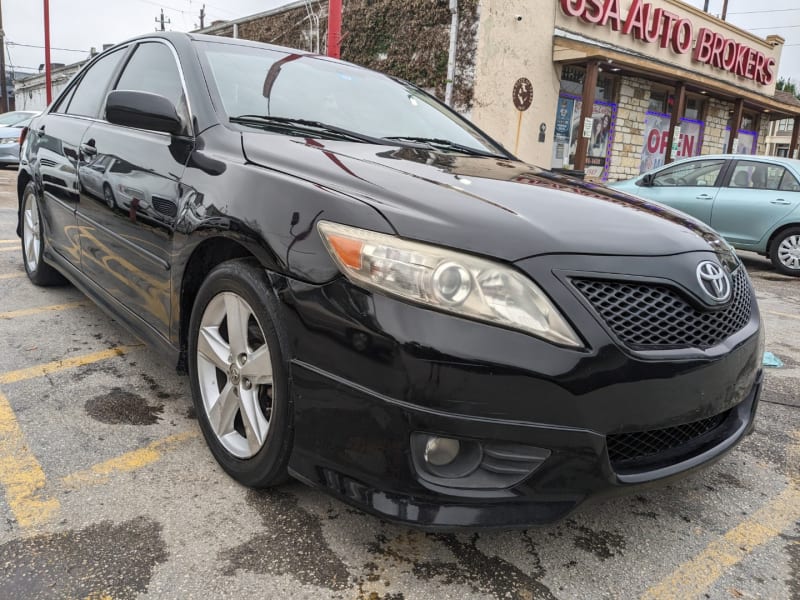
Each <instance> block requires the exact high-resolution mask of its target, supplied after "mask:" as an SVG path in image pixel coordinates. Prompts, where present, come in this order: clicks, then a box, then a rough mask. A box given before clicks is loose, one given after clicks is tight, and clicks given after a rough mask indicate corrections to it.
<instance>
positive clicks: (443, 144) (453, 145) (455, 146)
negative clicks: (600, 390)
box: [383, 135, 508, 159]
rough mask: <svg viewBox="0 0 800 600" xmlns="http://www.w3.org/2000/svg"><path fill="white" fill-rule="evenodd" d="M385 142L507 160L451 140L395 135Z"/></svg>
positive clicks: (387, 138)
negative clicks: (416, 145)
mask: <svg viewBox="0 0 800 600" xmlns="http://www.w3.org/2000/svg"><path fill="white" fill-rule="evenodd" d="M383 139H385V140H397V141H403V142H417V143H421V144H427V145H428V146H432V147H433V148H442V149H444V150H453V151H455V152H461V153H462V154H471V155H473V156H489V157H492V158H506V159H507V158H508V156H504V155H502V154H496V153H494V152H489V151H488V150H480V149H479V148H473V147H472V146H465V145H464V144H459V143H458V142H454V141H452V140H445V139H441V138H426V137H412V136H408V135H396V136H390V137H385V138H383Z"/></svg>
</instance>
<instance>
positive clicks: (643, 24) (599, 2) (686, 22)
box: [559, 0, 776, 85]
mask: <svg viewBox="0 0 800 600" xmlns="http://www.w3.org/2000/svg"><path fill="white" fill-rule="evenodd" d="M559 1H560V4H561V10H562V12H563V13H564V14H565V15H567V16H569V17H578V18H579V19H581V20H582V21H584V22H586V23H591V24H594V25H598V26H600V27H605V26H607V25H610V27H611V28H612V29H613V30H614V31H621V32H622V33H623V34H624V35H629V36H631V37H634V38H636V39H638V40H641V41H643V42H646V43H656V42H657V43H658V45H659V47H661V48H671V49H672V51H673V52H675V53H676V54H687V53H689V52H690V51H691V52H692V60H693V61H694V62H699V63H703V64H707V65H710V66H712V67H715V68H717V69H722V70H725V71H729V72H731V73H734V74H736V75H738V76H739V77H743V78H745V79H752V80H753V81H756V82H757V83H759V84H761V85H770V84H771V83H772V82H773V81H774V80H775V66H776V62H775V59H774V58H770V57H768V56H767V55H765V54H764V53H763V52H759V51H758V50H756V49H754V48H751V47H749V46H746V45H745V44H742V43H740V42H737V41H736V40H735V39H731V38H726V37H725V36H724V35H722V34H720V33H716V32H715V31H713V30H711V29H709V28H708V27H701V28H700V30H699V31H698V33H697V41H696V42H695V39H694V38H695V34H694V24H693V23H692V21H691V20H690V19H685V18H682V17H681V16H680V15H676V14H674V13H671V12H669V11H667V10H664V9H662V8H655V7H654V6H653V5H652V4H650V3H649V2H644V1H643V0H632V2H631V5H630V8H629V9H628V12H627V14H625V15H623V13H622V11H621V10H620V0H559ZM693 43H694V49H692V44H693Z"/></svg>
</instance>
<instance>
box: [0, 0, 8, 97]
mask: <svg viewBox="0 0 800 600" xmlns="http://www.w3.org/2000/svg"><path fill="white" fill-rule="evenodd" d="M0 78H2V79H0V94H2V96H3V102H2V103H0V110H2V112H8V90H7V89H6V33H5V31H3V4H2V1H0Z"/></svg>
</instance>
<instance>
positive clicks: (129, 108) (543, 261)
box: [18, 33, 763, 528]
mask: <svg viewBox="0 0 800 600" xmlns="http://www.w3.org/2000/svg"><path fill="white" fill-rule="evenodd" d="M18 190H19V231H18V232H19V234H20V236H21V238H22V248H23V260H24V263H25V269H26V271H27V273H28V276H29V277H30V279H31V281H33V283H35V284H38V285H49V284H57V283H60V282H63V281H64V280H65V279H66V280H69V281H71V282H72V283H73V284H74V285H76V286H77V287H78V288H80V289H81V290H82V291H83V292H84V293H86V295H87V296H89V297H91V298H92V299H93V300H95V301H96V302H97V303H98V304H99V305H100V306H101V307H102V308H104V309H105V310H107V311H108V312H110V313H111V314H112V315H113V316H114V317H115V318H116V319H118V320H119V321H121V322H122V323H124V324H125V325H126V326H127V327H129V328H130V329H131V330H132V331H133V332H134V333H135V334H136V335H137V336H139V337H140V338H142V339H143V340H146V341H147V342H149V343H150V344H152V345H153V346H155V347H157V348H159V349H161V350H163V351H164V352H165V353H166V355H167V357H168V358H169V359H171V360H172V361H173V362H174V364H175V365H176V367H177V369H178V371H180V372H183V373H188V375H189V378H190V380H191V389H192V395H193V400H194V403H195V405H196V408H197V414H198V418H199V422H200V427H201V429H202V431H203V433H204V435H205V438H206V441H207V442H208V446H209V448H210V449H211V452H212V453H213V455H214V456H215V458H216V459H217V461H219V463H220V465H221V466H222V467H223V468H224V469H225V470H226V471H227V472H228V473H229V474H230V475H231V476H232V477H234V478H235V479H237V480H238V481H240V482H242V483H243V484H245V485H248V486H255V487H268V486H274V485H277V484H279V483H280V482H282V481H284V480H285V478H286V477H287V476H292V477H295V478H297V479H299V480H301V481H304V482H306V483H308V484H309V485H312V486H316V487H320V488H324V489H325V490H327V491H328V492H330V493H331V494H334V495H336V496H337V497H339V498H341V499H342V500H344V501H346V502H349V503H351V504H354V505H356V506H359V507H361V508H363V509H364V510H366V511H369V512H372V513H374V514H377V515H380V516H381V517H383V518H386V519H389V520H396V521H403V522H407V523H411V524H415V525H419V526H424V527H431V528H454V527H459V526H468V527H475V526H494V527H507V526H519V525H528V524H533V523H542V522H548V521H552V520H555V519H558V518H560V517H562V516H564V515H565V514H567V513H568V512H569V511H570V510H572V509H573V508H575V507H576V506H577V505H578V504H580V503H581V502H582V501H584V500H586V499H588V498H590V497H602V496H605V495H610V494H614V493H618V492H621V491H627V490H631V489H636V488H637V486H640V485H643V484H647V483H652V482H663V481H668V480H670V479H671V478H673V477H675V476H679V475H682V474H686V473H688V472H691V471H692V470H694V469H696V468H697V467H701V466H703V465H707V464H708V463H709V462H711V461H713V460H715V459H717V458H719V457H721V456H722V455H724V453H725V452H727V451H728V450H730V449H731V448H732V447H733V446H734V445H735V444H736V443H737V442H739V441H740V440H741V439H742V437H743V436H744V435H745V434H746V433H747V432H748V431H749V430H750V429H751V428H752V424H753V418H754V414H755V411H756V405H757V402H758V395H759V389H760V382H761V370H760V369H761V367H760V364H761V355H762V346H763V335H762V331H761V324H760V319H759V314H758V308H757V306H756V300H755V296H754V293H753V289H752V287H751V284H750V281H749V279H748V275H747V273H746V272H745V269H744V267H743V266H742V265H741V263H740V262H739V260H738V259H737V257H736V255H735V254H734V253H733V251H732V250H731V248H730V247H729V246H728V245H727V244H726V243H725V242H724V241H723V240H722V239H721V238H720V237H719V236H718V235H717V234H716V233H714V232H713V231H712V230H710V229H708V228H707V227H706V226H705V225H703V224H701V223H699V222H697V221H695V220H693V219H691V218H690V217H687V216H685V215H683V214H680V213H677V212H673V211H672V210H670V209H667V208H665V207H663V206H661V205H658V204H654V203H649V202H646V201H644V200H641V199H638V198H635V197H631V196H627V195H625V194H622V193H619V192H615V191H612V190H609V189H607V188H605V187H603V186H600V185H595V184H591V183H585V182H582V181H577V180H574V179H571V178H568V177H565V176H563V175H557V174H554V173H551V172H548V171H545V170H541V169H538V168H536V167H533V166H531V165H528V164H525V163H523V162H520V161H519V160H517V159H515V158H514V157H513V156H512V155H510V154H509V153H508V152H507V151H506V150H504V149H503V148H502V147H501V146H500V145H499V144H497V143H496V142H494V141H493V140H492V139H490V138H489V137H488V136H487V135H486V134H484V133H482V132H481V131H480V130H479V129H477V128H476V127H475V126H474V125H472V124H471V123H469V122H468V121H466V120H464V119H463V118H461V117H460V116H459V115H457V114H456V113H454V112H453V111H451V110H450V109H449V108H447V107H446V106H444V105H443V104H441V103H440V102H438V101H437V100H435V99H434V98H432V97H431V96H429V95H428V94H426V93H425V92H424V91H422V90H420V89H419V88H417V87H415V86H413V85H411V84H408V83H406V82H403V81H399V80H396V79H393V78H391V77H388V76H386V75H382V74H379V73H375V72H372V71H369V70H366V69H363V68H360V67H357V66H354V65H351V64H347V63H344V62H340V61H336V60H331V59H328V58H325V57H320V56H315V55H310V54H306V53H302V52H300V51H296V50H290V49H286V48H279V47H273V46H266V45H262V44H256V43H251V42H245V41H241V40H232V39H225V38H215V37H206V36H199V35H187V34H176V33H169V34H159V35H149V36H146V37H142V38H139V39H134V40H131V41H129V42H126V43H123V44H120V45H118V46H116V47H114V48H111V49H110V50H108V51H106V52H104V53H103V54H101V55H99V56H98V57H96V58H95V59H94V60H92V62H91V63H89V64H88V65H87V66H86V67H85V68H84V69H83V71H81V73H80V74H79V75H78V76H77V77H76V78H75V79H74V80H73V81H72V82H71V83H70V85H69V86H68V87H67V88H66V89H65V90H64V91H63V93H62V94H61V95H60V97H58V98H57V99H56V101H55V102H54V103H53V104H52V105H51V106H50V108H49V109H48V110H47V111H45V112H44V113H43V114H42V115H41V116H39V117H37V118H35V119H34V120H33V122H32V123H31V125H30V128H29V130H28V131H27V135H26V137H25V139H24V143H23V146H22V155H21V162H20V171H19V184H18Z"/></svg>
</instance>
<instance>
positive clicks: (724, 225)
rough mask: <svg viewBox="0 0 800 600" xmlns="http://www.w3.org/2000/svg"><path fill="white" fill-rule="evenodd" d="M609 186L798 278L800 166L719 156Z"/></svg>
mask: <svg viewBox="0 0 800 600" xmlns="http://www.w3.org/2000/svg"><path fill="white" fill-rule="evenodd" d="M611 187H613V188H615V189H618V190H622V191H625V192H627V193H630V194H636V195H637V196H641V197H642V198H647V199H648V200H655V201H656V202H660V203H662V204H666V205H667V206H671V207H673V208H677V209H679V210H682V211H683V212H685V213H687V214H690V215H692V216H693V217H696V218H697V219H700V220H701V221H703V222H704V223H707V224H708V225H710V226H711V227H713V228H714V229H716V230H717V231H718V232H719V233H721V234H722V235H723V237H724V238H725V239H726V240H727V241H728V242H729V243H730V244H731V245H732V246H733V247H734V248H738V249H740V250H750V251H752V252H758V253H759V254H763V255H764V256H767V257H769V259H770V260H771V261H772V264H773V265H774V266H775V269H776V270H777V271H778V272H780V273H783V274H784V275H792V276H794V277H800V208H799V207H800V161H798V160H794V159H791V158H780V157H776V156H744V155H740V154H721V155H716V156H697V157H694V158H687V159H685V160H680V161H677V162H675V163H671V164H669V165H666V166H664V167H660V168H658V169H654V170H652V171H649V172H647V173H645V174H644V175H641V176H639V177H636V178H634V179H629V180H627V181H623V182H617V183H612V184H611Z"/></svg>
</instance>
